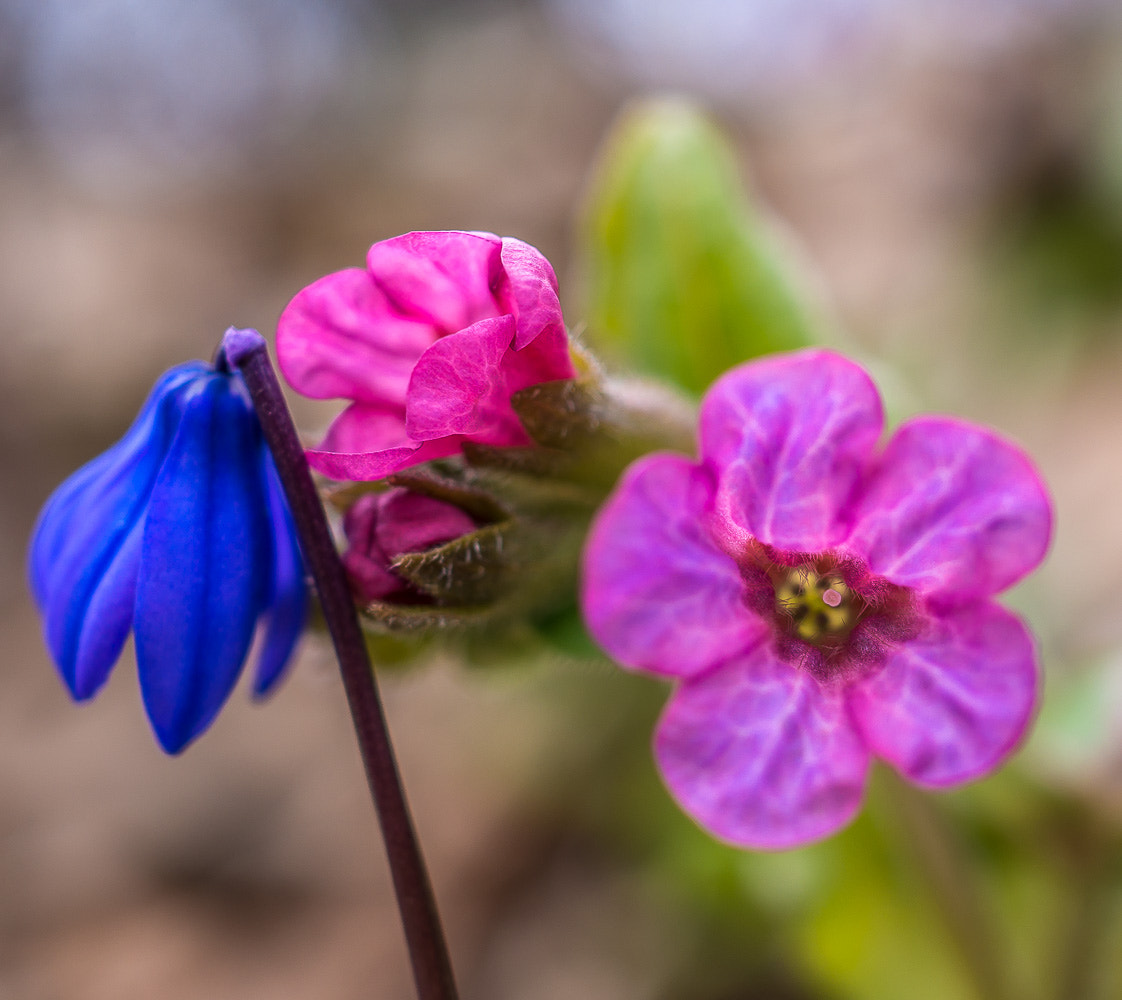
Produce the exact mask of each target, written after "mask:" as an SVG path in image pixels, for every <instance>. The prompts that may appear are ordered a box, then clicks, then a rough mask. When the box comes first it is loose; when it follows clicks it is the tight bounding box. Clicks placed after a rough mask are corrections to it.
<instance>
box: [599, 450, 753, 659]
mask: <svg viewBox="0 0 1122 1000" xmlns="http://www.w3.org/2000/svg"><path fill="white" fill-rule="evenodd" d="M712 489H713V488H712V484H711V482H710V478H709V474H708V472H707V471H706V470H705V469H703V468H701V467H699V466H697V465H694V464H693V463H692V462H690V461H688V460H687V459H685V458H683V457H682V456H679V455H668V454H660V455H649V456H647V457H646V458H643V459H640V460H639V461H638V462H636V463H635V464H634V465H632V466H631V467H630V468H629V469H628V470H627V472H626V473H625V474H624V476H623V479H622V480H621V482H620V484H619V485H618V486H617V487H616V490H615V492H614V493H613V494H612V496H611V497H610V498H609V499H608V502H607V503H606V504H605V505H604V506H603V507H602V508H601V510H600V512H599V514H598V515H597V517H596V520H595V521H594V523H593V526H592V530H591V532H590V534H589V538H588V543H587V545H586V546H585V550H584V579H583V587H582V594H581V606H582V608H583V611H584V616H585V621H586V622H587V624H588V628H589V630H590V631H591V633H592V635H593V637H594V638H595V639H596V641H597V642H598V643H600V645H601V646H603V647H604V648H605V649H606V650H607V651H608V652H609V653H611V655H612V656H614V657H615V658H616V659H618V660H619V661H620V662H621V663H622V664H623V665H625V666H628V667H635V668H638V669H640V670H649V671H652V672H653V673H657V674H667V675H671V676H677V677H687V676H689V675H691V674H695V673H697V672H698V671H702V670H706V669H708V668H710V667H713V666H715V665H716V664H718V663H721V662H723V661H724V660H727V659H728V658H729V657H731V656H735V655H737V654H738V653H742V652H743V651H744V650H745V649H747V648H749V647H750V646H752V645H753V644H755V643H757V642H759V641H760V639H761V638H762V636H763V635H764V634H765V632H766V626H765V625H764V623H763V622H762V621H761V620H760V619H758V618H756V617H755V616H753V615H752V614H751V613H750V612H749V611H748V609H747V608H746V607H745V606H744V603H743V600H742V592H743V588H742V585H741V580H740V573H739V570H738V569H737V567H736V564H735V563H734V562H733V560H732V559H730V558H729V557H728V556H727V555H725V554H724V553H723V552H722V551H720V549H718V548H717V547H716V546H715V545H714V544H713V542H712V541H711V540H710V539H709V538H708V537H707V536H706V534H705V531H704V528H703V516H704V514H705V511H706V508H707V507H708V505H709V502H710V498H711V496H712Z"/></svg>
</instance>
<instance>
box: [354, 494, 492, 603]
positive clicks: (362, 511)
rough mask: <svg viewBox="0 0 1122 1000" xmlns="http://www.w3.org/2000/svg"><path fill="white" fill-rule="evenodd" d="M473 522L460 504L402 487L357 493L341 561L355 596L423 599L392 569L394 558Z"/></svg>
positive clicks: (440, 540) (439, 540) (467, 527)
mask: <svg viewBox="0 0 1122 1000" xmlns="http://www.w3.org/2000/svg"><path fill="white" fill-rule="evenodd" d="M476 527H477V525H476V523H475V521H473V520H472V518H471V517H470V516H469V515H468V514H466V513H465V512H464V511H463V510H461V509H460V508H459V507H454V506H453V505H452V504H449V503H445V502H444V501H442V500H437V499H436V498H434V497H429V496H424V495H423V494H420V493H414V492H412V491H411V490H407V489H404V488H402V487H395V488H394V489H391V490H387V491H386V492H385V493H368V494H366V495H365V496H363V497H360V498H359V500H358V501H357V502H356V503H355V504H354V506H353V507H351V508H350V510H348V511H347V514H346V517H345V519H344V522H343V529H344V531H345V532H346V535H347V541H348V542H349V547H348V549H347V552H346V554H345V555H344V556H343V564H344V566H346V569H347V573H348V575H349V576H350V579H351V585H352V586H353V588H354V592H355V595H356V597H357V598H358V599H359V600H360V601H362V602H365V603H369V602H371V601H388V602H391V603H404V604H417V603H421V602H423V601H425V600H426V597H425V595H424V594H423V593H422V592H421V591H420V590H418V589H417V588H416V587H415V586H413V585H412V584H411V583H410V582H409V581H408V580H407V579H406V578H405V577H404V576H401V575H399V574H398V573H396V572H394V570H393V568H392V567H393V562H394V560H395V559H397V558H398V557H399V556H402V555H406V554H412V553H417V552H424V551H426V550H428V549H431V548H434V547H436V546H438V545H443V544H445V543H446V542H450V541H452V540H453V539H456V538H459V537H460V536H461V535H466V534H469V533H471V532H473V531H475V530H476Z"/></svg>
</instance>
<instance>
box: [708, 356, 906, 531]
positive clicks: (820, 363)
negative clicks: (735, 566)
mask: <svg viewBox="0 0 1122 1000" xmlns="http://www.w3.org/2000/svg"><path fill="white" fill-rule="evenodd" d="M883 422H884V416H883V413H882V410H881V403H880V397H879V396H878V395H877V391H876V387H875V386H874V385H873V383H872V381H871V380H870V378H869V376H868V375H867V374H866V373H865V372H864V370H862V369H861V368H859V367H858V366H857V365H855V364H853V362H851V361H847V360H846V359H845V358H843V357H841V356H840V355H837V354H834V353H832V352H831V351H822V350H805V351H798V352H796V353H794V354H785V355H780V356H777V357H773V358H767V359H765V360H762V361H754V362H752V363H750V364H746V365H742V366H741V367H739V368H734V369H733V370H732V371H730V372H728V373H727V374H726V375H724V376H722V377H721V378H720V379H718V381H717V382H716V383H714V385H713V387H712V388H711V389H710V390H709V392H708V393H706V395H705V398H704V400H703V401H702V404H701V455H702V458H703V460H704V461H705V462H706V463H707V464H708V465H709V466H710V467H711V468H713V469H714V470H715V471H716V472H717V475H718V484H719V485H718V492H717V505H716V506H717V512H718V514H719V515H720V516H721V517H722V518H723V519H724V520H725V522H726V524H727V526H728V528H729V529H730V533H731V534H732V535H733V536H735V535H738V534H739V535H740V536H743V535H750V536H752V537H754V538H757V539H759V540H760V541H762V542H765V543H767V544H770V545H774V546H776V547H778V548H781V549H795V550H801V551H813V550H816V549H824V548H829V547H830V546H832V545H836V544H837V543H838V542H840V541H841V540H842V539H843V538H844V537H845V534H846V523H845V514H846V505H847V503H848V501H849V499H850V496H851V493H852V490H853V488H854V484H855V483H856V481H857V479H858V477H859V476H860V474H861V472H862V471H863V469H864V467H865V465H866V463H867V462H868V461H869V459H870V457H871V454H872V451H873V448H874V446H875V445H876V442H877V438H878V437H879V436H880V432H881V427H882V426H883Z"/></svg>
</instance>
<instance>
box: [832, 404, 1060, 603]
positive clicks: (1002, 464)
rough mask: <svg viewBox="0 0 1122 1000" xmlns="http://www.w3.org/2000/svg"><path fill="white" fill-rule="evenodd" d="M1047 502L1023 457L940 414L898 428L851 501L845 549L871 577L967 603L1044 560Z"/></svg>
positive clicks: (1047, 533)
mask: <svg viewBox="0 0 1122 1000" xmlns="http://www.w3.org/2000/svg"><path fill="white" fill-rule="evenodd" d="M1051 533H1052V505H1051V503H1050V501H1049V499H1048V495H1047V493H1046V492H1045V488H1044V484H1043V483H1042V482H1041V479H1040V476H1039V475H1038V474H1037V472H1036V469H1035V468H1034V467H1033V465H1032V463H1031V462H1030V461H1029V459H1028V457H1027V456H1026V455H1025V454H1024V453H1023V452H1022V451H1021V450H1020V449H1019V448H1017V447H1016V446H1015V445H1012V444H1010V443H1009V442H1007V441H1004V440H1002V439H1001V438H999V437H998V436H996V435H995V434H993V433H991V432H990V431H988V430H985V429H984V428H981V427H977V426H974V425H973V424H968V423H966V422H964V421H959V420H952V419H949V418H946V417H920V418H918V419H915V420H911V421H909V422H908V423H905V424H903V425H902V426H901V427H900V429H899V430H898V431H897V432H896V434H895V435H894V436H893V437H892V439H891V440H890V441H889V442H888V447H887V448H886V449H885V453H884V456H883V457H882V458H881V460H880V461H879V462H878V463H877V465H876V467H875V469H874V470H873V472H872V475H871V476H870V478H869V480H868V482H867V484H866V486H865V488H864V490H863V492H862V495H861V496H860V498H859V500H858V502H857V505H856V516H855V522H854V529H853V534H852V536H851V538H850V540H849V542H848V543H847V544H848V546H849V547H850V548H852V549H853V550H854V551H856V552H858V553H860V554H861V555H862V556H864V557H865V559H866V560H867V561H868V563H869V566H870V568H871V569H872V570H873V572H874V573H878V574H880V575H881V576H884V577H886V578H887V579H889V580H891V581H893V582H894V583H898V584H901V585H903V586H906V587H914V588H915V589H917V590H920V591H924V592H927V593H936V594H939V595H943V596H947V597H952V598H955V599H962V600H969V599H974V598H978V597H986V596H989V595H990V594H995V593H998V592H999V591H1001V590H1004V589H1005V588H1006V587H1008V586H1010V585H1011V584H1013V583H1015V582H1016V581H1017V580H1019V579H1020V578H1021V577H1022V576H1024V575H1025V574H1026V573H1028V572H1029V571H1030V570H1031V569H1033V567H1035V566H1036V565H1037V563H1039V562H1040V560H1041V559H1043V558H1044V553H1045V551H1046V550H1047V548H1048V542H1049V539H1050V537H1051Z"/></svg>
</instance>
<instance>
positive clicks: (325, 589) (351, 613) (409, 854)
mask: <svg viewBox="0 0 1122 1000" xmlns="http://www.w3.org/2000/svg"><path fill="white" fill-rule="evenodd" d="M219 353H220V355H222V354H224V355H225V358H226V360H227V362H228V363H229V364H230V365H231V366H233V367H236V368H239V369H241V372H242V376H243V377H244V378H245V383H246V386H247V387H248V388H249V395H250V397H251V399H252V400H253V405H254V408H255V409H256V410H257V415H258V417H259V418H260V420H261V427H262V429H263V430H264V433H265V440H266V442H267V443H268V445H269V448H270V450H271V451H272V453H273V459H274V461H275V462H276V467H277V472H278V474H279V476H280V481H281V483H282V484H283V486H284V491H285V495H286V496H287V497H288V503H289V506H290V508H291V509H292V516H293V520H294V521H295V523H296V530H297V534H298V536H299V538H300V547H301V549H302V550H303V553H304V559H305V561H306V562H307V565H308V568H309V570H310V571H311V574H312V578H313V580H314V581H315V585H316V590H317V592H318V593H319V599H320V606H321V607H322V609H323V616H324V618H325V619H326V621H327V627H328V629H329V631H330V633H331V640H332V642H333V643H334V644H335V653H336V656H337V657H338V660H339V670H340V672H341V673H342V675H343V687H344V688H345V689H346V692H347V700H348V701H349V702H350V706H351V717H352V719H353V720H354V726H355V733H356V735H357V736H358V744H359V749H360V751H361V753H362V760H363V763H364V765H365V766H366V779H367V782H368V783H369V785H370V792H371V795H372V796H373V799H374V806H375V808H376V809H377V812H378V820H379V822H380V823H381V827H382V837H383V838H384V840H385V843H386V854H387V855H388V857H389V864H390V871H391V873H392V875H393V884H394V890H395V891H396V893H397V904H398V908H399V909H400V911H401V922H402V925H403V926H404V929H405V940H406V944H407V945H408V948H409V957H410V960H411V962H412V965H413V977H414V980H415V981H416V984H417V994H418V996H419V997H420V1000H455V998H456V984H455V981H454V979H453V977H452V965H451V962H450V961H449V958H448V948H447V945H446V944H445V940H444V931H443V929H442V927H441V924H440V917H439V915H438V914H437V910H436V902H435V900H434V898H433V893H432V886H431V883H430V881H429V876H428V871H427V869H426V868H425V862H424V859H423V857H422V856H421V848H420V845H419V844H418V842H417V836H416V833H415V832H414V829H413V821H412V819H411V818H410V815H409V807H408V805H407V804H406V801H405V792H404V790H403V789H402V786H401V778H400V776H399V774H398V770H397V762H396V761H395V759H394V753H393V747H392V745H391V744H390V736H389V731H388V729H387V728H386V719H385V714H384V713H383V711H382V703H381V699H380V698H379V696H378V687H377V682H376V681H375V679H374V671H373V668H372V666H371V663H370V657H369V654H368V653H367V650H366V642H365V641H364V639H363V635H362V629H361V627H360V626H359V623H358V616H357V614H356V612H355V605H354V601H353V599H352V597H351V592H350V588H349V586H348V583H347V577H346V573H345V571H344V569H343V564H342V562H341V561H340V559H339V554H338V552H336V550H335V544H334V542H333V541H332V538H331V530H330V528H329V527H328V524H327V518H326V516H325V515H324V512H323V506H322V505H321V503H320V500H319V494H318V493H317V491H316V487H315V484H314V483H313V482H312V476H311V473H310V471H309V469H308V463H307V460H306V459H305V457H304V449H303V448H302V447H301V445H300V439H299V438H298V437H297V434H296V427H295V426H294V425H293V423H292V417H291V415H290V414H289V412H288V406H287V404H286V403H285V400H284V395H283V393H282V392H281V387H280V384H279V383H278V382H277V377H276V374H275V373H274V372H273V366H272V364H271V363H270V361H269V353H268V350H267V348H266V346H265V340H264V338H263V337H262V336H261V335H260V334H259V333H257V332H256V331H255V330H236V329H233V328H231V329H230V330H228V331H227V333H226V336H225V338H224V339H223V341H222V347H221V348H220V349H219Z"/></svg>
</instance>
